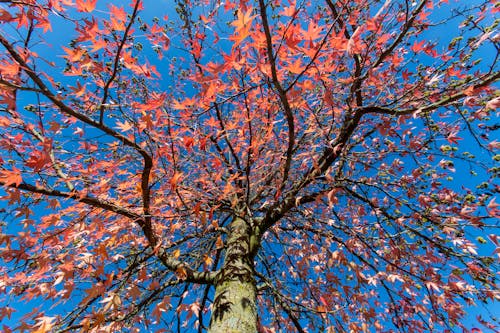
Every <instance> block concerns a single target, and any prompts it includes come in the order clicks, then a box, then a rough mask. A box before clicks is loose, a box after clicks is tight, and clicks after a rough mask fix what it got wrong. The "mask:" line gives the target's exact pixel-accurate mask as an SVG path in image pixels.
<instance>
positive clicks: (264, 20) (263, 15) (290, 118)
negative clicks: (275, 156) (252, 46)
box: [259, 0, 295, 187]
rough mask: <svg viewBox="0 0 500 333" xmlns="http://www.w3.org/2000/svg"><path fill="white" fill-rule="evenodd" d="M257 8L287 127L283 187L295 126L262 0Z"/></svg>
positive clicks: (272, 74)
mask: <svg viewBox="0 0 500 333" xmlns="http://www.w3.org/2000/svg"><path fill="white" fill-rule="evenodd" d="M259 7H260V16H261V18H262V25H263V27H264V33H265V35H266V48H267V57H268V58H269V65H270V67H271V77H272V83H273V86H274V88H275V89H276V90H277V91H278V96H279V98H280V101H281V104H282V105H283V109H284V112H285V117H286V121H287V125H288V147H287V150H286V161H285V169H284V171H283V182H282V187H283V186H284V184H285V182H286V180H287V179H288V172H289V171H290V165H291V163H292V157H293V156H292V155H293V146H294V145H295V124H294V119H293V113H292V109H291V107H290V103H289V102H288V98H287V97H286V90H285V89H284V88H283V87H282V86H281V83H280V82H279V80H278V73H277V71H276V59H275V58H274V54H273V40H272V36H271V30H270V27H269V22H268V20H267V13H266V4H265V3H264V0H259Z"/></svg>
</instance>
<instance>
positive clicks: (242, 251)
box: [208, 218, 257, 333]
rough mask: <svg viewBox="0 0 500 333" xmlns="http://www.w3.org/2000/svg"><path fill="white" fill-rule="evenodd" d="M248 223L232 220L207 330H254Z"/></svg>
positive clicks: (251, 332) (218, 332)
mask: <svg viewBox="0 0 500 333" xmlns="http://www.w3.org/2000/svg"><path fill="white" fill-rule="evenodd" d="M250 234H251V229H250V226H249V225H248V224H247V223H246V222H245V221H244V220H242V219H240V218H236V219H235V220H234V221H233V222H232V223H231V228H230V230H229V235H228V239H227V244H226V256H225V259H224V266H223V268H222V270H221V272H220V274H219V276H218V277H217V282H216V286H215V298H214V302H213V308H212V319H211V323H210V328H209V330H208V332H209V333H255V332H257V306H256V297H257V292H256V288H255V279H254V277H253V259H252V256H251V254H250Z"/></svg>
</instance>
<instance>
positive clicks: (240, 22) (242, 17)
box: [231, 7, 257, 32]
mask: <svg viewBox="0 0 500 333" xmlns="http://www.w3.org/2000/svg"><path fill="white" fill-rule="evenodd" d="M252 12H253V9H252V7H250V8H248V9H247V11H246V12H245V13H243V11H242V10H238V14H237V19H236V20H234V21H233V22H232V23H231V25H232V26H233V27H235V28H236V31H237V32H240V31H242V30H245V31H248V29H249V26H250V25H251V24H252V21H253V19H254V18H255V17H256V16H257V15H252Z"/></svg>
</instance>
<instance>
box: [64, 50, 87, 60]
mask: <svg viewBox="0 0 500 333" xmlns="http://www.w3.org/2000/svg"><path fill="white" fill-rule="evenodd" d="M62 48H63V50H64V51H65V52H66V53H67V54H68V55H67V56H63V58H66V59H68V61H70V62H78V61H80V60H81V59H82V57H83V55H84V54H85V53H86V51H85V50H84V49H79V48H74V49H70V48H67V47H65V46H63V47H62Z"/></svg>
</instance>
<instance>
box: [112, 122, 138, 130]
mask: <svg viewBox="0 0 500 333" xmlns="http://www.w3.org/2000/svg"><path fill="white" fill-rule="evenodd" d="M133 127H134V124H132V123H130V122H128V121H127V120H125V121H124V122H120V121H117V122H116V127H115V128H118V129H119V130H120V131H122V132H127V131H130V130H131V129H132V128H133Z"/></svg>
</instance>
